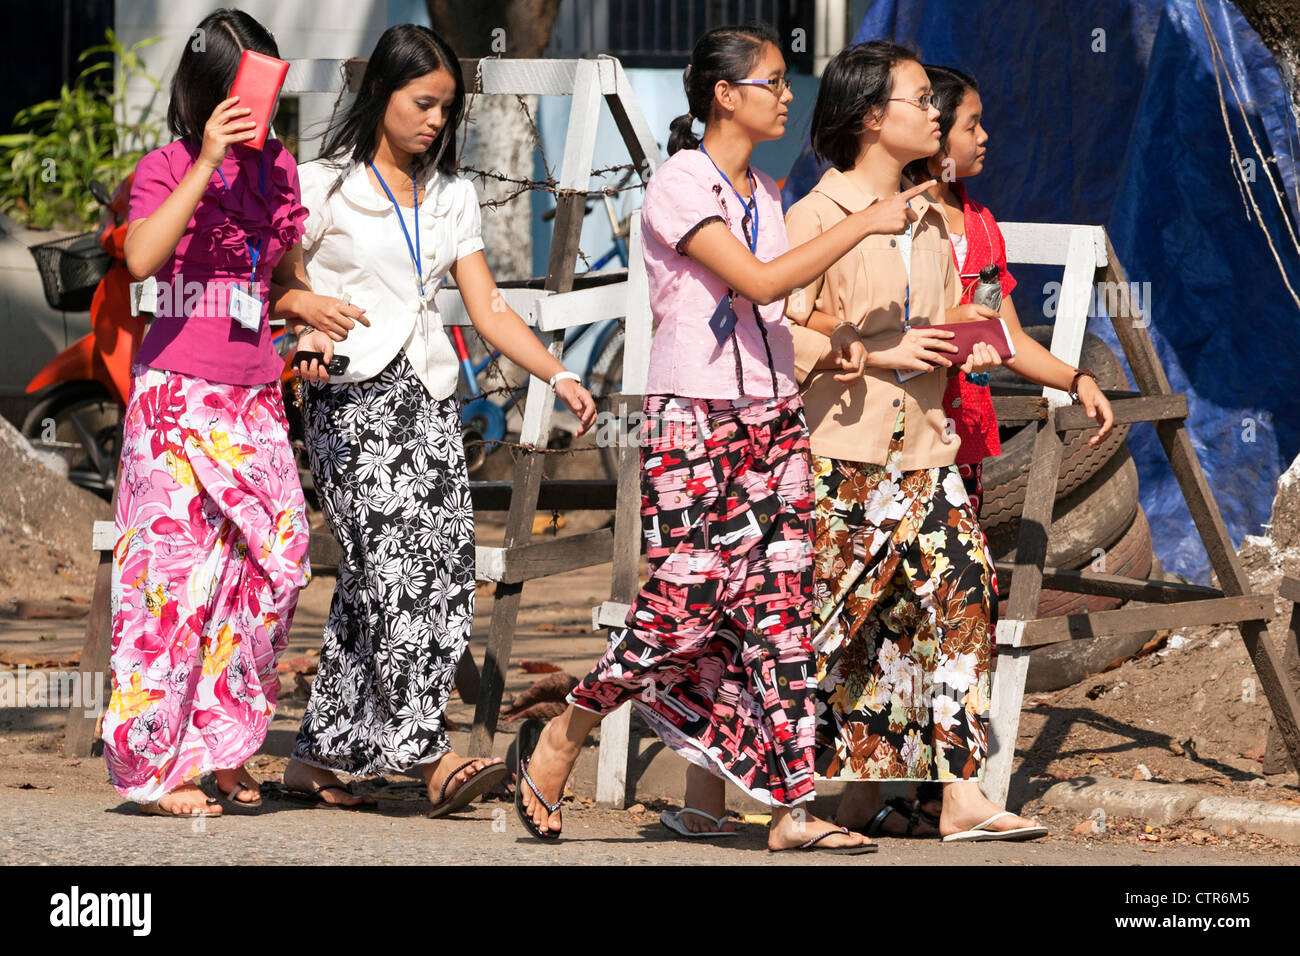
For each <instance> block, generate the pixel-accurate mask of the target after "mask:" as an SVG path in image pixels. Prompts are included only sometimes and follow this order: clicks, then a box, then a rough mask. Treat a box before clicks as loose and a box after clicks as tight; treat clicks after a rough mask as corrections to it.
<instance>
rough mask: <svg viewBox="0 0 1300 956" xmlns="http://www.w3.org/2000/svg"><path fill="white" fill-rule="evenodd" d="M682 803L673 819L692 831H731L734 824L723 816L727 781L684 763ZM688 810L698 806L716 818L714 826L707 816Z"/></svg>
mask: <svg viewBox="0 0 1300 956" xmlns="http://www.w3.org/2000/svg"><path fill="white" fill-rule="evenodd" d="M683 799H684V800H685V801H686V802H685V806H684V807H683V808H682V810H681V811H679V812H678V814H677V820H678V822H679V823H681V825H682V826H684V827H685V828H686V829H687V830H690V831H691V832H692V833H734V832H735V831H736V827H735V824H733V823H732V822H731V821H730V820H728V819H727V784H726V781H725V780H723V779H722V778H721V777H715V776H714V775H713V774H711V773H709V772H708V771H707V770H705V769H704V768H703V767H699V766H696V765H695V764H688V765H687V767H686V796H685V797H684V798H683ZM691 810H702V811H704V812H705V813H707V814H708V815H709V816H710V817H714V818H716V819H717V820H719V821H720V823H719V825H718V826H714V825H713V822H712V821H711V820H709V818H708V817H702V816H700V815H699V814H698V813H691V812H690V811H691Z"/></svg>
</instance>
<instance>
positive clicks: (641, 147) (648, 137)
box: [605, 60, 663, 260]
mask: <svg viewBox="0 0 1300 956" xmlns="http://www.w3.org/2000/svg"><path fill="white" fill-rule="evenodd" d="M605 103H606V104H607V105H608V106H609V112H610V115H611V116H613V117H614V125H615V126H617V127H618V131H619V134H620V135H621V136H622V137H623V142H624V143H625V144H627V151H628V155H629V156H631V157H632V164H633V165H634V166H636V168H637V170H638V171H639V172H640V175H641V180H642V182H649V181H650V177H651V176H652V175H654V173H655V172H656V171H657V170H658V169H659V167H660V166H661V165H663V156H662V154H661V153H660V152H659V143H658V142H657V141H656V140H655V134H654V132H653V131H652V130H651V129H650V124H649V123H647V122H646V118H645V115H644V114H643V113H642V112H641V107H640V105H639V104H638V103H637V101H636V97H635V96H633V95H632V84H631V82H630V81H629V80H628V78H627V74H626V73H624V72H623V64H622V63H620V62H618V60H615V61H614V92H613V93H611V94H607V95H606V96H605ZM630 259H631V257H629V260H630Z"/></svg>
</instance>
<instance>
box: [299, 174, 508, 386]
mask: <svg viewBox="0 0 1300 956" xmlns="http://www.w3.org/2000/svg"><path fill="white" fill-rule="evenodd" d="M340 173H344V176H343V182H342V185H341V186H340V187H339V188H338V189H337V190H335V191H334V192H333V194H331V195H329V196H328V198H327V197H326V194H327V193H328V192H329V189H330V187H331V186H332V185H333V184H334V182H335V181H336V180H337V179H338V178H339V175H340ZM298 178H299V182H300V183H301V187H302V202H303V205H304V206H306V207H307V210H308V213H309V216H308V218H307V225H306V231H305V232H304V234H303V237H302V248H303V261H304V264H305V265H306V269H307V278H308V281H310V282H311V287H312V290H313V291H314V292H316V293H317V294H319V295H329V296H334V297H336V298H342V297H343V296H344V295H345V294H347V295H350V296H351V297H352V298H351V302H352V304H353V305H355V306H358V307H360V308H363V309H365V310H366V318H367V319H368V320H369V321H370V326H369V327H368V328H367V327H366V326H364V325H361V324H360V323H358V324H357V325H356V326H354V327H353V329H352V330H351V331H350V332H349V333H348V337H347V338H346V339H344V340H343V341H342V342H338V343H336V344H335V348H334V351H335V353H336V354H339V355H346V356H348V358H349V359H350V360H351V362H350V364H349V366H348V370H347V372H345V373H344V374H342V375H333V376H331V377H330V381H331V382H338V383H346V382H363V381H366V380H367V379H371V378H374V377H375V376H376V375H378V374H379V373H380V372H382V371H383V370H384V369H385V368H386V367H387V365H388V363H389V362H391V361H392V360H393V358H394V357H395V356H396V355H397V353H398V352H399V351H403V350H404V351H405V352H406V357H407V359H408V361H410V363H411V366H412V368H413V369H414V370H415V374H416V375H417V376H418V377H419V379H420V381H421V382H422V383H424V387H425V388H426V389H427V390H428V392H429V394H430V395H431V396H432V397H433V398H434V399H444V398H448V397H450V396H451V395H452V394H454V393H455V391H456V381H457V377H458V375H459V372H460V366H459V363H458V361H457V359H456V353H455V350H454V349H453V348H452V345H451V340H450V338H449V337H448V335H447V333H446V332H445V331H444V330H443V327H442V319H441V317H440V316H439V315H438V312H437V310H436V309H435V308H434V305H433V301H434V298H433V297H434V293H435V292H437V290H438V286H439V285H440V284H441V283H442V279H443V277H444V276H445V275H446V274H447V272H448V271H449V270H450V269H451V267H452V265H453V264H454V263H455V262H456V260H458V259H461V258H463V257H465V256H468V255H472V254H473V253H475V252H477V251H478V250H480V249H482V248H483V238H482V227H481V223H480V219H479V210H478V197H477V195H476V194H475V193H474V187H473V185H472V184H471V183H470V182H469V181H468V180H466V179H462V178H461V177H459V176H447V175H446V174H444V173H441V172H435V173H434V174H433V176H432V178H431V179H430V180H429V181H428V184H427V186H426V187H425V195H424V202H422V203H421V204H420V217H419V218H420V258H421V259H422V262H421V266H422V269H423V273H424V297H423V299H422V298H421V296H420V292H419V288H418V283H417V281H416V276H415V268H414V263H412V261H411V254H410V252H409V251H408V249H407V245H406V239H405V237H404V236H403V235H402V227H401V226H400V225H399V224H398V220H397V211H396V210H395V209H394V208H393V204H392V203H391V202H390V201H389V199H388V197H387V196H384V195H382V194H381V193H379V192H377V191H376V190H375V188H374V186H372V185H371V183H370V178H369V176H367V175H366V167H365V166H363V165H361V164H353V165H352V166H351V167H348V168H346V171H345V168H344V167H342V166H338V165H335V164H332V163H327V162H325V161H323V160H315V161H313V162H310V163H303V164H302V165H301V166H299V167H298ZM394 195H395V196H396V197H397V201H398V202H399V203H402V210H403V219H404V221H405V223H406V229H407V232H408V233H410V235H411V242H412V243H414V241H415V234H414V233H413V232H412V231H411V227H412V221H411V220H412V209H411V203H412V201H413V199H414V197H412V196H411V195H409V194H406V195H405V196H403V195H402V194H401V193H394Z"/></svg>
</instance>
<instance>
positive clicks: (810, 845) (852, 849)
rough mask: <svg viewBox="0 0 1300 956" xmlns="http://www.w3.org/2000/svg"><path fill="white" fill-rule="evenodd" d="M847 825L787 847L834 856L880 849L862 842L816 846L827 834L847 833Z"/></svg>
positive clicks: (770, 851)
mask: <svg viewBox="0 0 1300 956" xmlns="http://www.w3.org/2000/svg"><path fill="white" fill-rule="evenodd" d="M848 832H849V828H848V827H832V828H831V829H829V830H827V831H826V832H825V833H819V834H817V835H816V836H815V837H813V838H812V839H811V840H809V841H808V842H807V843H800V844H799V845H798V846H796V847H788V848H787V849H794V850H815V851H817V852H818V853H834V854H835V855H836V856H862V855H863V854H864V853H876V852H878V851H879V850H880V846H879V844H876V843H863V844H861V845H860V846H818V845H817V844H819V843H821V841H822V840H825V839H826V838H827V837H829V836H835V834H837V833H848ZM767 852H768V853H784V852H785V850H772V849H769V850H768V851H767Z"/></svg>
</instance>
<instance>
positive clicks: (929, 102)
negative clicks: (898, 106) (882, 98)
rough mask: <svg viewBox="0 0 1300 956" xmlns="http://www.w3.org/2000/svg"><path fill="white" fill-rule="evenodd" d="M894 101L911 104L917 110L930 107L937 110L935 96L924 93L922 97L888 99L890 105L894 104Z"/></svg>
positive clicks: (936, 98)
mask: <svg viewBox="0 0 1300 956" xmlns="http://www.w3.org/2000/svg"><path fill="white" fill-rule="evenodd" d="M894 100H902V101H903V102H904V103H911V104H913V105H914V106H915V107H916V108H917V109H918V110H928V109H929V108H930V107H931V106H933V107H934V108H935V109H938V108H939V97H937V96H935V95H934V94H933V93H926V94H925V95H923V96H891V97H890V98H889V102H891V103H892V102H894Z"/></svg>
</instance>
